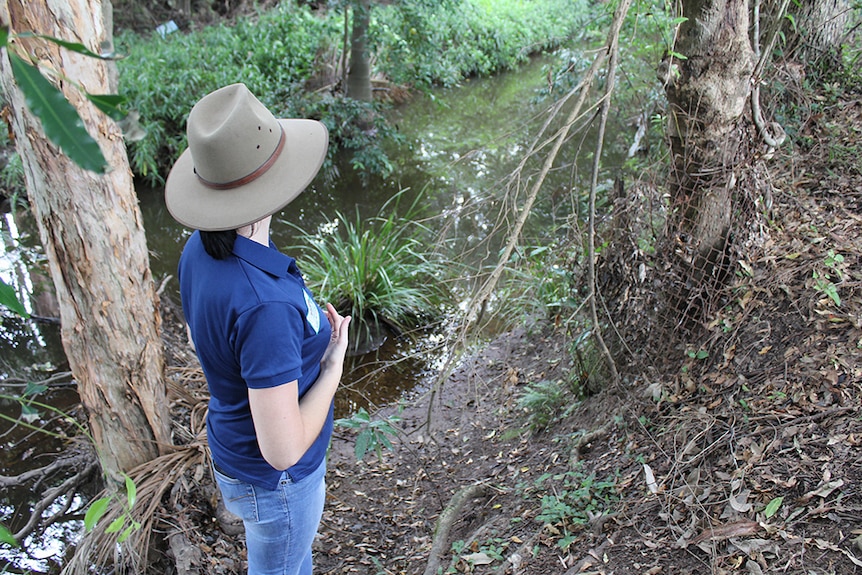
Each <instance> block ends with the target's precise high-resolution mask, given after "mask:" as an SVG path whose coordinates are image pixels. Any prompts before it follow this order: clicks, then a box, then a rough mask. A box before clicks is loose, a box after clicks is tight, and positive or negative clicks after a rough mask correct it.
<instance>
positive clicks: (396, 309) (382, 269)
mask: <svg viewBox="0 0 862 575" xmlns="http://www.w3.org/2000/svg"><path fill="white" fill-rule="evenodd" d="M399 197H400V194H399V195H396V197H395V198H394V199H393V200H390V201H389V202H387V203H386V204H385V205H384V206H382V207H381V208H380V214H381V215H378V216H377V217H373V218H368V219H362V218H360V217H359V214H358V213H357V214H356V219H355V221H350V220H348V219H347V218H345V217H344V216H343V215H342V214H340V213H339V214H336V217H335V219H333V220H327V222H326V223H325V224H323V225H322V226H320V228H319V229H318V231H317V232H315V233H309V232H305V231H303V230H301V229H299V232H300V234H301V235H300V238H299V240H300V245H297V246H295V249H297V250H299V251H301V252H303V253H307V254H308V257H306V258H304V259H303V261H302V265H301V268H302V271H303V274H304V276H305V279H306V282H307V283H308V285H309V288H310V289H311V290H312V291H313V292H314V293H315V294H317V295H318V297H319V299H320V300H321V301H327V302H331V303H333V305H335V307H336V308H337V309H338V310H340V311H342V312H344V313H349V314H350V315H351V316H353V322H352V323H351V326H350V327H351V330H354V331H352V337H351V339H352V341H354V342H355V344H356V345H358V344H359V343H360V341H370V340H373V339H374V334H376V333H377V332H378V331H379V329H380V328H381V327H382V326H387V327H389V328H390V329H393V330H395V331H396V332H398V333H401V332H405V331H407V330H410V329H412V328H417V327H422V326H423V325H427V323H428V322H429V321H430V320H433V319H434V318H436V317H437V316H438V315H439V314H440V308H441V306H442V305H443V304H444V303H446V302H447V301H448V291H447V289H446V284H445V283H444V281H443V278H444V275H445V272H446V269H447V268H446V262H444V261H443V259H442V258H441V257H440V256H439V254H437V253H434V252H432V251H429V250H428V249H427V248H426V246H427V245H428V241H429V239H430V237H431V233H430V231H429V230H428V229H427V228H425V227H424V226H423V225H422V224H421V223H418V221H419V217H418V214H417V212H416V204H415V203H414V204H413V206H411V208H410V209H409V210H408V212H407V214H406V215H405V216H398V215H396V208H397V203H398V198H399ZM390 209H391V210H392V212H391V213H390V214H389V215H383V214H385V213H386V211H387V210H390ZM289 225H293V224H289ZM294 227H295V226H294ZM297 229H298V228H297Z"/></svg>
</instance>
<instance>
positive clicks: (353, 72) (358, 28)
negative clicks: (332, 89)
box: [347, 0, 371, 102]
mask: <svg viewBox="0 0 862 575" xmlns="http://www.w3.org/2000/svg"><path fill="white" fill-rule="evenodd" d="M370 14H371V3H370V0H353V28H352V31H351V34H350V71H349V72H348V74H347V95H348V96H350V97H351V98H353V99H355V100H362V101H363V102H370V101H371V64H370V62H369V61H368V24H369V21H370Z"/></svg>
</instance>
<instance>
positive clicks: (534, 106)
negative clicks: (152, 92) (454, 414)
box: [0, 54, 628, 574]
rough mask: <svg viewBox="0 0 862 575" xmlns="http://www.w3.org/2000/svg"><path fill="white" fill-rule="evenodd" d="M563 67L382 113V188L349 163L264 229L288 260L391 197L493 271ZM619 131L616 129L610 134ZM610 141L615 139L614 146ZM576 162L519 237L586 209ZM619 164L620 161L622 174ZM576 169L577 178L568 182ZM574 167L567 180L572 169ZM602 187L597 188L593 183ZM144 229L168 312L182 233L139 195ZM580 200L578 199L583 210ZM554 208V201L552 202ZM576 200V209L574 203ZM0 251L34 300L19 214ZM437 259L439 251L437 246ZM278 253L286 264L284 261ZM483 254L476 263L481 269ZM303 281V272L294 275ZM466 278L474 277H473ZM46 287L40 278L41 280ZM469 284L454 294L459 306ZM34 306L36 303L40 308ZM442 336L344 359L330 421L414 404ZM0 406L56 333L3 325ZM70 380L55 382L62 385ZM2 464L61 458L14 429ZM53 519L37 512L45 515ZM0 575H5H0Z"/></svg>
mask: <svg viewBox="0 0 862 575" xmlns="http://www.w3.org/2000/svg"><path fill="white" fill-rule="evenodd" d="M563 57H565V55H563V54H557V55H556V56H553V57H551V56H546V57H542V58H538V59H535V60H533V61H532V62H531V63H529V64H527V65H525V66H524V67H522V68H521V69H519V70H517V71H513V72H507V73H503V74H499V75H497V76H495V77H492V78H487V79H471V80H469V81H465V82H463V84H462V85H461V86H459V87H455V88H451V89H445V90H443V89H441V90H436V91H434V92H433V93H432V94H428V95H416V96H414V98H413V99H412V100H411V101H409V102H407V103H405V104H401V105H399V106H398V107H396V108H395V109H394V110H392V111H391V112H390V114H391V117H390V119H391V121H394V122H395V124H396V125H397V126H398V129H399V131H400V132H401V133H402V134H403V135H404V137H405V138H406V143H405V144H404V145H401V146H399V147H398V150H397V151H396V152H395V153H393V156H392V159H393V164H394V165H395V167H396V169H395V171H394V173H393V175H392V176H391V177H390V178H387V179H385V180H374V181H371V182H368V183H366V184H365V185H363V182H361V181H360V179H359V178H358V177H357V175H356V174H355V173H354V171H353V170H352V169H351V168H350V166H349V165H348V164H347V162H346V161H345V160H343V159H340V160H337V161H336V162H335V164H336V166H337V173H336V172H335V171H334V170H332V171H330V172H329V174H328V177H327V176H326V175H325V176H323V177H318V179H317V180H316V181H315V183H314V184H313V185H312V188H311V189H309V190H307V191H306V192H305V193H304V194H303V195H301V196H300V197H299V198H298V199H297V200H296V201H294V202H293V203H291V204H290V205H289V206H288V208H287V209H286V210H285V211H284V212H283V213H282V214H281V217H280V218H277V219H276V221H274V223H273V241H274V242H275V243H276V245H277V246H279V247H280V248H282V249H283V250H285V248H286V247H287V246H290V245H294V244H295V243H296V238H295V237H294V234H295V232H294V231H293V229H292V228H291V226H289V225H287V224H286V223H285V222H284V221H278V220H279V219H282V220H287V221H290V222H291V223H292V224H295V225H297V226H299V227H300V228H302V229H304V230H306V231H313V230H315V229H316V228H317V226H319V225H321V224H322V223H324V222H325V221H326V219H327V217H329V218H332V217H334V216H335V214H336V212H341V213H343V214H345V215H346V216H347V217H351V216H352V215H353V214H355V213H358V214H359V215H360V217H368V216H374V215H377V214H378V211H379V209H380V207H381V206H383V205H384V204H385V203H386V201H387V200H389V199H390V198H391V197H392V196H393V195H394V194H395V193H397V192H399V191H400V190H406V192H405V194H406V195H407V196H408V197H411V198H414V197H417V194H421V199H420V202H421V205H422V207H423V213H425V214H428V215H429V216H432V217H430V219H429V220H428V222H431V225H434V226H439V227H440V228H441V229H442V228H444V227H445V228H446V230H447V235H446V237H447V242H446V243H445V245H446V249H447V250H452V254H453V255H452V257H455V256H456V255H457V256H458V257H459V258H460V257H461V256H462V255H463V254H467V253H473V254H475V255H473V256H472V257H471V262H470V263H471V265H472V266H475V267H479V266H482V265H488V264H489V263H490V264H494V263H496V256H497V251H498V249H499V246H500V241H501V239H502V238H503V236H504V231H499V230H498V227H499V226H498V225H497V222H498V212H499V210H500V206H501V205H504V203H506V202H511V198H509V199H507V198H506V197H504V195H503V194H504V192H503V186H502V185H501V184H500V182H502V181H503V180H504V179H505V178H506V176H507V175H508V174H509V173H510V172H511V170H512V169H513V167H514V166H515V165H516V164H517V163H518V161H519V160H520V159H521V157H522V156H523V154H524V152H525V150H526V149H527V147H528V146H529V143H530V141H531V138H532V134H534V133H535V130H536V129H537V126H539V125H540V123H541V121H542V119H543V109H544V107H545V106H547V102H545V103H541V102H539V101H538V100H537V94H538V90H539V89H540V88H541V87H542V86H543V85H545V84H546V83H547V78H548V74H549V73H548V66H551V65H556V64H555V63H556V62H558V61H559V59H560V58H563ZM614 121H615V122H616V124H614V123H613V122H614ZM622 121H623V120H622V119H621V118H616V119H615V120H612V123H611V125H609V128H608V131H609V133H617V134H620V133H624V131H627V130H628V129H627V128H626V127H625V126H624V125H622ZM619 139H620V138H617V140H619ZM567 147H568V148H571V149H572V150H573V151H572V152H571V153H570V156H571V157H570V158H569V159H566V158H563V159H562V160H561V161H558V162H557V165H562V166H568V167H565V168H563V169H559V170H557V171H556V173H555V174H554V179H553V180H549V181H548V183H547V188H548V190H549V192H548V193H547V194H545V193H544V192H543V196H547V197H548V198H550V200H548V201H545V202H543V203H542V205H541V207H540V208H539V209H537V210H536V212H537V217H535V218H531V226H533V227H532V228H531V230H528V232H526V233H525V236H529V237H534V238H541V237H546V234H547V233H549V232H550V231H551V230H555V229H559V228H560V227H561V224H562V223H564V222H566V221H567V220H566V218H568V217H569V214H571V213H572V212H573V211H575V212H577V210H578V207H577V206H578V204H579V203H581V202H583V199H582V197H579V194H573V193H571V190H572V189H579V190H586V187H585V185H586V184H585V183H584V181H583V180H584V178H588V177H589V173H588V172H589V170H588V167H589V163H588V162H589V158H588V157H587V156H589V154H587V153H585V152H584V151H582V152H581V154H580V156H581V158H580V159H579V160H578V161H577V162H576V163H575V162H573V160H572V158H574V157H575V155H576V153H577V149H578V148H580V149H582V150H590V151H591V149H592V144H590V143H589V141H588V140H587V141H576V142H572V143H570V145H568V146H567ZM620 154H624V150H623V151H621V152H620V151H617V152H616V154H615V156H616V160H611V161H610V164H612V165H613V164H614V163H616V164H618V163H619V161H621V155H620ZM578 164H582V165H581V166H580V168H578ZM573 166H574V168H573ZM603 185H608V183H607V182H603ZM138 194H139V198H140V205H141V209H142V213H143V217H144V223H145V229H146V233H147V242H148V246H149V249H150V253H151V267H152V271H153V277H154V278H155V279H156V282H157V284H160V285H161V284H163V288H164V291H163V297H165V298H173V299H174V301H178V297H177V294H176V289H177V283H176V280H175V279H174V276H175V270H176V265H177V259H178V257H179V253H180V250H181V247H182V245H183V243H184V241H185V239H186V237H187V236H188V233H189V231H188V230H186V229H184V228H182V227H181V226H179V225H178V224H177V223H176V222H174V220H173V219H172V218H171V217H170V215H168V213H167V211H166V210H165V208H164V197H163V190H161V189H144V188H141V189H139V190H138ZM582 195H583V194H581V195H580V196H582ZM554 198H556V199H554ZM573 198H574V199H573ZM2 227H3V229H2V232H3V234H2V235H3V239H4V242H3V244H2V245H3V246H4V249H3V251H2V252H0V277H2V278H3V279H4V281H6V282H7V283H11V285H13V286H14V287H15V288H16V289H17V290H18V293H19V296H26V297H25V298H24V299H29V296H32V295H34V294H38V293H40V288H39V286H38V285H34V284H35V283H38V278H40V277H41V275H42V273H40V272H39V270H40V269H42V267H43V262H42V260H43V257H42V256H41V255H40V254H41V250H40V248H39V246H38V234H37V232H36V231H35V228H34V227H33V225H32V221H31V220H30V219H29V217H28V215H27V214H26V213H19V214H18V215H17V216H16V217H15V218H13V217H12V216H11V215H10V214H5V215H4V216H3V220H2ZM441 245H442V244H441ZM285 251H289V250H285ZM480 254H485V255H484V257H483V256H482V255H480ZM299 264H300V268H301V266H302V262H301V260H300V262H299ZM474 272H475V270H474ZM43 273H44V272H43ZM468 289H469V285H468V283H467V282H466V281H465V285H464V286H462V290H463V292H464V293H466V291H467V290H468ZM41 297H45V296H41ZM441 338H442V336H441V334H440V333H430V334H427V335H426V336H424V337H422V338H420V339H419V340H418V341H406V340H402V339H400V338H389V339H388V340H387V341H385V342H384V343H383V345H382V346H381V347H380V348H379V349H377V350H376V351H375V352H373V353H368V354H365V355H362V356H356V357H352V358H350V365H349V366H348V367H347V369H346V370H345V373H346V376H345V382H344V384H343V386H342V389H341V390H340V391H339V394H338V399H337V405H336V409H337V417H344V416H346V415H349V414H350V413H352V412H355V411H356V410H357V409H359V408H362V407H365V408H370V409H371V408H373V407H375V406H379V405H383V404H386V403H390V402H395V401H399V400H401V399H404V398H407V397H409V395H410V394H416V393H421V392H422V391H423V390H425V389H427V386H428V385H429V384H430V382H431V381H433V377H434V375H435V374H436V373H437V370H438V369H439V363H440V361H441V360H442V358H443V352H442V351H440V349H439V346H438V345H437V344H438V342H439V341H440V340H441ZM0 339H2V348H0V377H2V381H0V392H2V393H4V394H9V395H20V394H21V393H22V392H23V391H24V390H25V389H26V386H27V384H28V382H31V381H41V380H44V379H45V378H47V377H48V376H50V375H51V374H54V373H61V374H62V373H63V372H64V370H67V369H68V364H67V362H66V359H65V356H64V353H63V349H62V345H61V342H60V338H59V328H58V326H56V325H54V324H52V323H50V322H34V321H24V320H20V319H17V318H15V317H11V316H10V314H8V313H4V315H3V318H2V325H0ZM69 379H70V376H66V378H65V381H66V382H68V381H69ZM36 398H37V400H38V401H40V402H43V403H46V404H50V405H52V406H54V407H56V408H58V409H61V410H62V409H71V408H73V407H74V406H75V405H76V404H77V395H76V392H75V389H74V386H73V385H72V384H71V383H65V384H61V385H48V386H47V388H46V389H45V390H43V391H41V392H40V393H39V394H38V395H37V396H36ZM0 409H2V413H3V414H5V415H6V416H8V417H11V418H18V417H19V416H21V415H22V409H21V406H20V405H19V404H18V403H17V402H11V401H5V402H0ZM25 415H26V416H27V417H28V418H29V419H30V420H31V423H32V424H33V425H36V426H41V425H49V426H50V425H53V424H52V423H51V420H52V418H53V419H56V416H55V415H54V414H52V413H50V412H44V411H42V412H39V411H38V410H36V411H35V412H34V413H32V414H25ZM0 434H2V437H3V446H4V449H3V450H2V451H3V453H2V455H0V466H2V471H0V474H3V475H16V474H18V473H22V472H24V471H26V470H27V469H32V468H35V467H38V466H41V465H44V464H45V463H47V462H48V461H50V460H51V458H53V457H56V454H58V453H59V452H61V451H62V450H63V449H64V448H65V447H66V444H65V443H64V442H61V441H56V440H53V439H51V438H49V437H46V436H42V434H40V433H38V432H34V431H31V430H28V429H25V428H22V427H21V426H10V425H9V424H8V423H6V422H3V423H2V425H0ZM34 498H35V495H34V494H32V493H30V492H28V491H25V490H16V489H8V490H6V491H4V494H3V497H2V499H0V521H2V522H3V524H5V525H6V526H7V527H9V528H10V529H11V530H12V531H13V532H14V531H15V530H16V529H18V528H20V527H21V526H22V525H23V522H25V521H26V519H27V518H28V516H29V513H28V509H31V507H30V506H32V501H33V499H34ZM48 512H50V510H48V511H46V513H48ZM80 523H81V522H79V521H76V522H66V523H63V524H58V525H55V526H53V527H50V528H49V529H48V531H46V533H45V534H44V535H43V536H41V537H40V538H39V539H38V540H37V539H36V538H31V539H29V540H28V541H27V542H26V547H27V550H28V553H27V554H25V553H24V552H22V551H16V550H10V549H9V548H8V547H6V546H0V564H3V563H6V564H7V565H8V569H9V571H10V572H27V571H28V570H29V572H31V573H34V574H35V573H54V572H57V570H58V565H59V564H61V563H62V557H63V555H64V553H66V552H67V550H68V549H69V545H68V544H67V542H69V541H74V539H75V537H76V533H77V532H79V531H80V529H81V528H82V526H81V524H80ZM0 571H3V569H0Z"/></svg>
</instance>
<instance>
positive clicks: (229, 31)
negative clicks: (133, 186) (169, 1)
mask: <svg viewBox="0 0 862 575" xmlns="http://www.w3.org/2000/svg"><path fill="white" fill-rule="evenodd" d="M339 34H340V21H339V20H338V18H337V17H336V15H334V14H333V15H332V16H331V17H326V16H321V15H315V14H313V13H312V12H311V10H310V8H308V7H307V6H299V7H297V6H294V3H293V2H281V3H279V4H278V6H277V7H276V8H274V9H272V10H268V11H265V12H261V13H259V14H257V15H256V16H255V17H253V18H251V17H249V18H241V19H239V20H237V21H236V22H235V24H234V25H233V26H231V27H228V26H225V25H218V26H211V27H206V28H203V29H201V30H199V31H194V32H190V33H187V34H171V35H169V36H167V37H165V38H162V37H161V36H159V35H158V34H157V33H155V32H154V33H153V34H152V36H150V37H149V38H143V37H141V36H138V35H135V34H132V33H124V34H122V35H120V36H119V37H118V38H117V46H118V49H119V50H120V51H121V52H123V53H125V54H126V57H125V58H123V59H122V60H120V61H119V69H120V91H121V93H123V94H124V95H126V97H127V99H128V102H129V107H130V108H131V109H133V110H135V111H136V112H137V113H139V114H140V118H141V126H142V128H143V129H144V130H145V132H146V133H145V135H144V136H143V138H142V139H141V140H140V141H138V142H134V143H132V144H131V145H130V158H131V163H132V169H133V171H134V172H135V173H136V174H138V175H140V176H141V177H142V178H144V179H145V180H146V181H148V182H150V183H153V184H157V183H160V182H161V181H162V178H163V176H164V173H163V172H166V167H169V166H171V165H172V164H173V162H174V160H175V159H176V158H177V157H178V156H179V154H180V152H181V151H182V150H183V149H185V147H186V142H185V119H186V116H187V114H188V112H189V111H190V110H191V108H192V106H193V105H194V104H195V102H197V101H198V100H199V99H200V98H201V97H202V96H203V95H204V94H207V93H209V92H211V91H213V90H216V89H218V88H221V87H222V86H225V85H228V84H233V83H236V82H243V83H245V84H246V85H247V86H248V87H249V89H250V90H251V91H252V92H253V93H254V94H255V95H257V97H258V98H259V99H260V100H261V102H263V103H264V104H265V105H266V106H267V107H268V108H269V109H270V110H271V111H272V112H273V113H274V114H276V115H277V116H279V115H284V116H287V115H289V114H290V112H296V113H299V114H302V116H303V117H311V116H309V115H308V114H304V113H303V110H291V106H292V103H291V99H292V98H294V97H295V96H296V95H297V94H298V93H299V92H301V91H302V88H303V86H304V83H305V82H306V81H307V80H308V79H309V78H310V77H311V75H312V73H313V72H314V66H315V61H316V58H317V54H318V53H319V52H320V51H321V49H322V48H323V47H324V46H325V45H326V44H327V43H329V42H332V41H335V40H336V39H337V38H338V36H339Z"/></svg>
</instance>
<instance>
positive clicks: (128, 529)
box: [84, 475, 141, 543]
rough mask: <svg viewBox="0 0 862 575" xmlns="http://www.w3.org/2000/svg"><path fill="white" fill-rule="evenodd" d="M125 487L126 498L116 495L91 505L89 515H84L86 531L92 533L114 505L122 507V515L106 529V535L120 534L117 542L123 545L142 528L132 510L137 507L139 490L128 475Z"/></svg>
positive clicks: (100, 499) (102, 498) (98, 500)
mask: <svg viewBox="0 0 862 575" xmlns="http://www.w3.org/2000/svg"><path fill="white" fill-rule="evenodd" d="M125 485H126V493H125V496H123V495H121V494H118V493H115V494H112V495H109V496H107V497H101V498H99V499H96V500H95V501H93V502H92V503H90V507H89V509H87V513H86V514H84V529H86V530H87V531H92V530H93V529H94V528H95V527H96V525H97V524H98V523H99V521H100V520H101V519H102V518H103V517H104V516H105V514H106V513H107V512H108V510H109V509H110V507H111V505H112V504H117V505H121V506H122V513H121V514H120V515H118V516H117V517H116V518H115V519H114V520H113V521H111V523H110V524H109V525H108V526H107V527H106V528H105V533H119V536H118V537H117V542H118V543H122V542H123V541H125V540H126V539H128V538H129V536H130V535H131V534H132V533H133V532H134V531H136V530H138V529H140V528H141V524H140V523H139V522H138V521H136V520H135V519H134V518H133V517H132V508H133V507H134V506H135V501H136V500H137V496H138V488H137V486H136V485H135V482H134V481H133V480H132V478H131V477H129V476H128V475H125Z"/></svg>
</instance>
